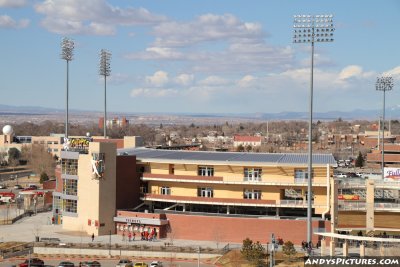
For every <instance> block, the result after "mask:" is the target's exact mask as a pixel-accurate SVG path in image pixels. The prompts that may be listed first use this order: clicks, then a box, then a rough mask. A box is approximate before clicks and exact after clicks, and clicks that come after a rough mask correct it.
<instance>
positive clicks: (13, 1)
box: [0, 0, 28, 8]
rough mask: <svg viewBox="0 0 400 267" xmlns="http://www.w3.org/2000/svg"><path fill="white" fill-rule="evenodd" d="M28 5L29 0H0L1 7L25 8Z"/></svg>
mask: <svg viewBox="0 0 400 267" xmlns="http://www.w3.org/2000/svg"><path fill="white" fill-rule="evenodd" d="M27 4H28V1H27V0H0V7H12V8H16V7H24V6H26V5H27Z"/></svg>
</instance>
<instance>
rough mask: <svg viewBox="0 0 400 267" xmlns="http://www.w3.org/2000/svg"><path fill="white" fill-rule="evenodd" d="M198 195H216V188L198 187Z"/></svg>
mask: <svg viewBox="0 0 400 267" xmlns="http://www.w3.org/2000/svg"><path fill="white" fill-rule="evenodd" d="M197 196H198V197H214V190H213V189H212V188H211V187H200V188H197Z"/></svg>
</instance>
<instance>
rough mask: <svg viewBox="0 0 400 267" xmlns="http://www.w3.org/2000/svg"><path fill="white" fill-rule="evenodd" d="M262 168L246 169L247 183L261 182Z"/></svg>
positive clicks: (245, 177) (245, 178)
mask: <svg viewBox="0 0 400 267" xmlns="http://www.w3.org/2000/svg"><path fill="white" fill-rule="evenodd" d="M261 175H262V169H261V168H244V180H245V181H261Z"/></svg>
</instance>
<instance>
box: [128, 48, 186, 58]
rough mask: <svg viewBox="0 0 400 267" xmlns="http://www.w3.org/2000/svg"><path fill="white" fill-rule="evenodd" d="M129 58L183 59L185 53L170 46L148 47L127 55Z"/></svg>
mask: <svg viewBox="0 0 400 267" xmlns="http://www.w3.org/2000/svg"><path fill="white" fill-rule="evenodd" d="M125 57H126V58H127V59H141V60H153V59H155V60H163V59H165V60H181V59H184V57H185V56H184V55H183V54H182V53H181V52H178V51H176V50H175V49H172V48H168V47H148V48H146V50H145V51H144V52H139V53H131V54H128V55H126V56H125Z"/></svg>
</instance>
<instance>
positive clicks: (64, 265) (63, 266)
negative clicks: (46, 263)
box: [58, 261, 75, 267]
mask: <svg viewBox="0 0 400 267" xmlns="http://www.w3.org/2000/svg"><path fill="white" fill-rule="evenodd" d="M58 267H75V264H74V263H73V262H70V261H62V262H60V263H59V264H58Z"/></svg>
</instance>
